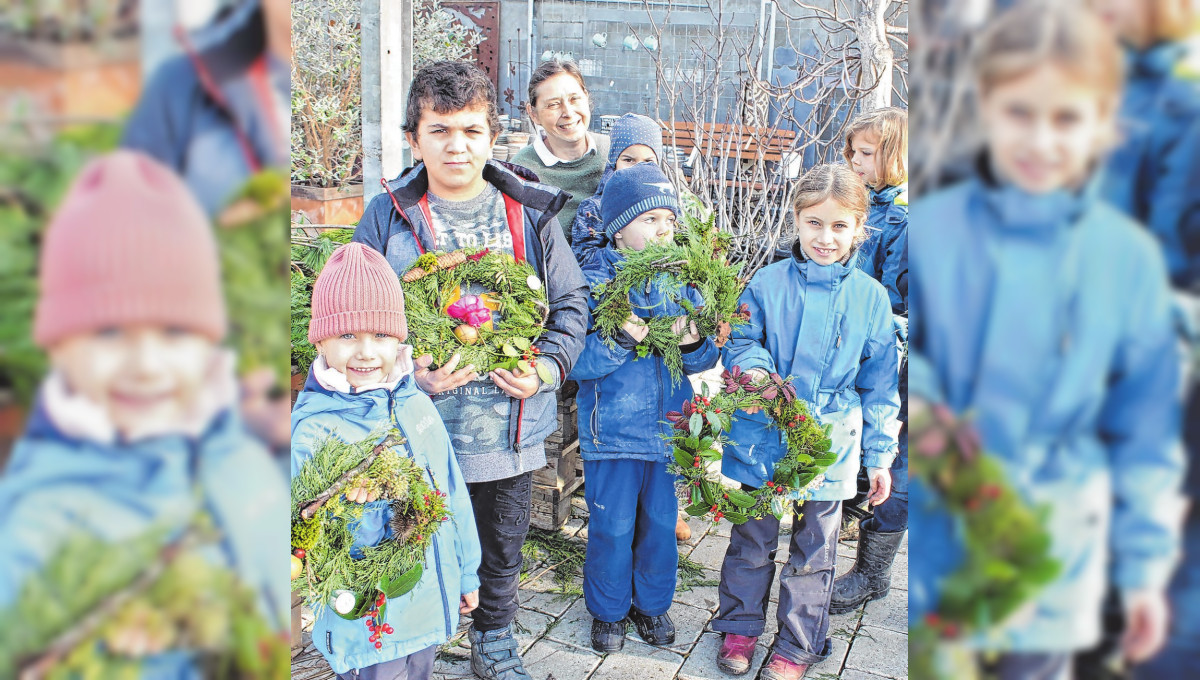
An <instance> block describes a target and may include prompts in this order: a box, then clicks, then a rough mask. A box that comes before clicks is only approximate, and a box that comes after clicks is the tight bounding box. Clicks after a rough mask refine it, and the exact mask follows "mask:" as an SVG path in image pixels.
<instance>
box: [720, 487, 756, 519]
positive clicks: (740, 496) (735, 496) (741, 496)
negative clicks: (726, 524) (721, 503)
mask: <svg viewBox="0 0 1200 680" xmlns="http://www.w3.org/2000/svg"><path fill="white" fill-rule="evenodd" d="M725 493H726V495H728V496H729V502H730V503H733V504H734V505H736V506H738V507H739V508H742V509H746V508H752V507H754V504H755V502H756V501H755V500H754V496H751V495H750V494H748V493H746V492H745V491H742V490H741V489H729V490H727V491H726V492H725ZM727 516H728V515H727Z"/></svg>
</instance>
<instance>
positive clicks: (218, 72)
mask: <svg viewBox="0 0 1200 680" xmlns="http://www.w3.org/2000/svg"><path fill="white" fill-rule="evenodd" d="M265 35H266V31H265V28H264V26H263V16H262V9H261V8H260V6H259V2H258V0H249V1H247V2H242V3H240V4H239V5H238V6H237V7H236V8H235V9H234V10H233V11H232V12H230V13H229V14H228V15H226V16H223V17H222V18H220V19H219V20H218V21H216V22H214V23H213V24H212V25H210V26H207V27H205V28H204V29H202V30H201V31H200V32H199V33H198V34H196V35H193V36H192V37H191V43H192V45H193V48H194V50H195V52H194V54H193V55H192V56H194V57H195V59H196V60H198V61H199V62H200V64H201V68H203V69H204V70H205V71H206V72H207V74H208V75H209V76H210V78H211V84H212V86H213V87H214V88H215V90H216V92H217V95H216V96H214V94H213V93H212V92H210V91H209V90H208V89H207V88H206V86H205V84H204V82H203V81H202V80H201V77H200V75H199V74H198V73H197V70H196V66H195V64H194V63H193V60H192V57H189V56H188V55H186V54H184V55H179V56H176V57H172V58H171V59H169V60H167V61H165V62H163V64H162V65H160V66H159V67H158V68H157V69H156V70H155V72H154V73H153V74H151V75H150V77H149V79H148V83H147V85H146V89H145V91H144V92H142V95H141V97H140V98H139V99H138V103H137V106H136V108H135V109H134V111H133V114H132V115H131V116H130V118H129V120H128V122H127V123H126V125H125V130H124V132H123V134H122V139H121V146H122V147H124V148H128V149H136V150H138V151H142V152H144V153H146V154H148V155H150V156H152V157H153V158H155V159H157V160H159V161H161V162H162V163H163V164H164V165H166V166H167V167H169V168H173V169H174V170H175V171H176V172H178V173H179V175H180V177H182V178H183V180H184V181H185V182H186V183H187V185H188V187H189V188H191V190H192V192H193V193H194V194H195V195H196V198H197V199H198V200H199V201H200V204H201V205H202V206H203V207H204V209H205V211H207V212H208V214H210V215H214V214H216V213H218V212H219V211H220V210H221V209H222V208H224V207H225V205H226V204H228V202H229V200H230V199H231V198H232V197H233V194H235V193H236V192H237V190H239V189H240V188H241V187H242V185H243V184H244V183H245V182H246V180H247V179H249V177H250V176H251V175H252V174H253V169H252V163H257V164H258V165H259V166H260V167H285V166H286V165H287V163H288V156H287V154H288V149H287V146H286V143H283V144H280V143H279V142H278V140H279V139H280V137H279V136H278V135H279V133H277V132H276V128H277V127H279V126H285V127H286V118H285V117H283V116H281V115H279V112H278V111H276V110H275V108H277V107H280V106H281V107H284V109H285V110H286V107H288V106H289V105H290V104H289V103H290V101H291V96H290V91H291V74H290V72H289V70H288V65H287V63H284V62H280V61H279V60H277V59H274V58H273V57H271V56H269V55H267V54H266V41H265ZM263 59H265V60H266V61H265V64H266V75H267V80H268V81H269V84H270V89H271V91H272V92H273V96H274V102H275V106H274V107H271V106H266V105H264V103H263V101H262V98H261V95H260V94H259V93H257V92H256V90H255V87H254V85H253V82H252V80H251V78H250V77H249V75H248V74H249V72H250V71H251V67H252V65H254V64H255V62H256V61H258V60H263ZM217 97H220V99H222V100H223V103H221V102H218V101H217ZM239 130H240V131H241V133H242V134H243V135H244V139H245V140H246V142H247V146H246V148H243V146H242V143H241V140H240V139H239V135H238V131H239ZM282 134H283V135H284V136H286V135H287V130H286V129H284V130H283V131H282ZM252 159H253V160H252Z"/></svg>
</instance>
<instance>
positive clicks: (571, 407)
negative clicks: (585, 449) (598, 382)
mask: <svg viewBox="0 0 1200 680" xmlns="http://www.w3.org/2000/svg"><path fill="white" fill-rule="evenodd" d="M578 391H579V385H578V383H576V382H574V381H567V382H566V383H564V384H563V387H562V389H561V390H560V391H559V393H558V429H557V430H555V431H554V432H552V433H550V436H549V437H546V442H545V444H546V467H544V468H542V469H540V470H535V471H534V473H533V481H534V482H535V483H537V484H542V485H545V486H552V487H556V488H559V489H565V488H567V487H568V486H570V485H571V484H572V483H573V482H574V481H575V479H576V478H577V477H578V476H579V475H578V474H577V470H578V469H579V466H580V463H579V422H578V420H577V417H576V415H577V411H578V408H577V407H576V405H575V394H576V393H577V392H578Z"/></svg>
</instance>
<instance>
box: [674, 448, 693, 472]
mask: <svg viewBox="0 0 1200 680" xmlns="http://www.w3.org/2000/svg"><path fill="white" fill-rule="evenodd" d="M675 462H676V463H678V464H679V467H682V468H690V467H692V465H694V464H695V462H696V458H695V456H691V455H689V454H688V452H687V451H684V450H683V449H681V448H679V447H678V446H676V447H675Z"/></svg>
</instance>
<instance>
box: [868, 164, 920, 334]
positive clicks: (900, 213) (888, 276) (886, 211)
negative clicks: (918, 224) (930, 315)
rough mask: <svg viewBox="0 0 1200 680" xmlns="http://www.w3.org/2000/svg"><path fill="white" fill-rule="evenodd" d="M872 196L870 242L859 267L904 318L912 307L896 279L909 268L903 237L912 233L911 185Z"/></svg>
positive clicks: (872, 191)
mask: <svg viewBox="0 0 1200 680" xmlns="http://www.w3.org/2000/svg"><path fill="white" fill-rule="evenodd" d="M869 193H870V195H871V209H870V211H869V212H868V213H867V234H868V238H867V240H866V242H865V243H863V244H862V246H861V247H859V249H858V267H859V269H862V270H863V271H864V272H866V273H867V275H868V276H870V277H871V278H873V279H875V280H876V281H878V282H880V283H882V284H883V285H884V288H886V289H887V292H888V298H889V299H890V300H891V304H892V313H893V314H904V313H905V312H906V311H907V310H908V306H907V305H906V304H905V301H904V296H903V295H901V293H900V291H899V290H898V289H897V287H896V279H897V278H899V276H900V269H901V268H902V267H906V266H907V259H906V258H907V254H906V252H905V250H904V249H905V248H906V247H907V244H908V241H907V239H905V238H903V237H904V235H905V234H906V233H907V232H908V183H907V182H906V183H904V184H898V185H896V186H894V187H884V188H883V189H881V190H879V191H876V190H874V189H870V190H869Z"/></svg>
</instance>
